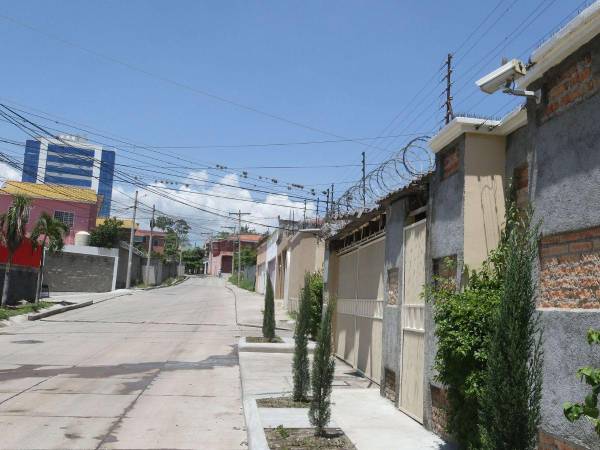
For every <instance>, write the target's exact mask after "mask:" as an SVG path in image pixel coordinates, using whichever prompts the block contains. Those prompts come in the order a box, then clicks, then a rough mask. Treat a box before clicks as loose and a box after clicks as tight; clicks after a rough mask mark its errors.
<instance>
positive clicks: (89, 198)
mask: <svg viewBox="0 0 600 450" xmlns="http://www.w3.org/2000/svg"><path fill="white" fill-rule="evenodd" d="M15 194H22V195H26V196H27V197H30V198H31V207H30V210H29V221H28V222H27V232H28V233H31V230H32V229H33V227H34V226H35V224H36V222H37V220H38V218H39V217H40V215H41V214H42V212H44V211H45V212H47V213H49V214H50V215H51V216H53V217H54V218H56V219H59V220H61V221H62V222H63V223H65V224H66V225H68V226H69V234H68V235H67V236H66V238H65V244H74V243H75V234H76V233H77V232H79V231H90V230H92V229H93V228H95V227H96V216H97V214H98V210H99V208H100V204H101V203H102V197H101V196H98V195H97V194H96V193H95V192H94V191H93V190H91V189H85V188H77V187H72V186H63V185H58V184H36V183H24V182H19V181H7V182H6V183H5V184H4V187H2V188H1V189H0V213H4V212H6V211H7V210H8V208H9V206H10V205H11V204H12V200H13V195H15Z"/></svg>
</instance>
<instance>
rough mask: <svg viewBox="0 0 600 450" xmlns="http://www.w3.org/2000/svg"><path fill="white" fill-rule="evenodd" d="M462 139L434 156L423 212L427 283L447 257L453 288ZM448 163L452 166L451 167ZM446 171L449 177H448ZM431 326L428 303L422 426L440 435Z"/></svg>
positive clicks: (460, 234) (459, 258) (459, 261)
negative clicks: (451, 153)
mask: <svg viewBox="0 0 600 450" xmlns="http://www.w3.org/2000/svg"><path fill="white" fill-rule="evenodd" d="M454 151H457V153H456V155H457V156H458V167H456V165H455V163H454V161H453V159H454V156H452V157H451V158H450V159H446V175H444V164H443V161H444V156H445V154H446V153H447V152H454ZM464 153H465V136H464V135H462V136H461V137H460V138H458V139H457V140H455V141H454V142H452V143H451V144H450V145H448V146H447V147H446V148H445V149H443V150H442V151H440V152H439V153H438V154H437V155H436V170H435V173H434V174H433V176H432V177H431V183H430V187H429V203H428V210H427V217H428V222H427V280H428V282H429V283H430V282H431V281H432V278H433V277H432V275H433V266H434V262H436V261H442V260H444V259H446V258H447V257H450V258H451V259H452V261H453V262H454V263H455V266H454V272H453V274H454V275H455V277H456V278H455V280H456V282H457V284H459V283H460V280H459V279H458V276H459V274H461V273H462V267H463V245H464V212H463V200H464V189H465V169H464ZM451 163H452V164H451ZM448 167H450V169H451V170H450V172H451V173H450V175H448ZM434 333H435V323H434V321H433V311H432V307H431V303H429V302H427V303H426V304H425V355H424V359H425V360H424V384H425V386H424V388H423V394H424V408H423V423H424V424H425V426H426V427H427V428H429V429H430V430H434V431H436V432H437V433H438V434H442V430H443V429H444V428H445V426H446V415H445V402H444V401H443V400H441V399H444V398H445V391H444V389H443V386H441V385H440V384H439V383H438V382H436V381H435V380H434V377H435V370H434V369H433V363H434V359H435V354H436V352H437V341H436V338H435V334H434Z"/></svg>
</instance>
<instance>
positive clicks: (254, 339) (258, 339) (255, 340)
mask: <svg viewBox="0 0 600 450" xmlns="http://www.w3.org/2000/svg"><path fill="white" fill-rule="evenodd" d="M246 342H247V343H249V344H283V339H281V338H280V337H279V336H275V337H274V338H273V339H268V338H265V337H263V336H248V337H247V338H246Z"/></svg>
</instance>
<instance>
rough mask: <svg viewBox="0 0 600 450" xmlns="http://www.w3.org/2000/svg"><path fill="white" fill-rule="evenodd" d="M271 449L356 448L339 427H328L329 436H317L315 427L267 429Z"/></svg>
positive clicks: (341, 449)
mask: <svg viewBox="0 0 600 450" xmlns="http://www.w3.org/2000/svg"><path fill="white" fill-rule="evenodd" d="M265 434H266V435H267V442H268V443H269V448H271V450H277V449H279V450H283V449H285V450H310V449H319V450H356V447H355V446H354V444H352V442H350V439H348V437H347V436H346V435H345V434H344V432H343V431H342V430H340V429H339V428H328V429H327V437H317V436H315V430H314V428H284V427H281V426H280V427H277V428H268V429H265Z"/></svg>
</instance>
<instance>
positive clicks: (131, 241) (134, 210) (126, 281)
mask: <svg viewBox="0 0 600 450" xmlns="http://www.w3.org/2000/svg"><path fill="white" fill-rule="evenodd" d="M137 199H138V191H135V200H134V202H133V222H131V233H130V234H129V255H127V278H126V279H125V288H126V289H129V288H130V287H131V258H132V257H133V236H134V235H135V213H136V212H137Z"/></svg>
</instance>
